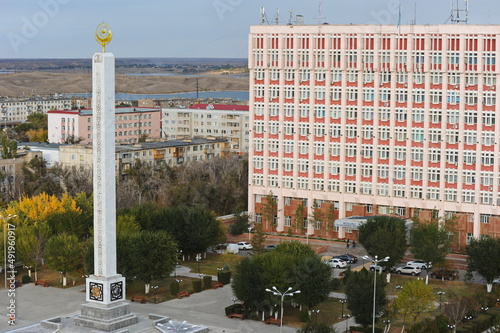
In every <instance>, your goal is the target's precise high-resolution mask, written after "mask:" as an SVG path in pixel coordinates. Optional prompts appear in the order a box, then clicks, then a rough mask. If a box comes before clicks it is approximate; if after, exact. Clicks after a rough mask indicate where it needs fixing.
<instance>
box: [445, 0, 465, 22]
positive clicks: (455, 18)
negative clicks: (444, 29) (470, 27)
mask: <svg viewBox="0 0 500 333" xmlns="http://www.w3.org/2000/svg"><path fill="white" fill-rule="evenodd" d="M453 1H454V0H450V5H451V13H450V17H449V18H448V20H446V22H448V21H449V20H450V19H451V23H452V24H467V21H468V20H469V0H464V2H465V9H460V6H459V4H458V0H456V1H457V4H456V8H455V4H454V2H453ZM446 22H445V23H446Z"/></svg>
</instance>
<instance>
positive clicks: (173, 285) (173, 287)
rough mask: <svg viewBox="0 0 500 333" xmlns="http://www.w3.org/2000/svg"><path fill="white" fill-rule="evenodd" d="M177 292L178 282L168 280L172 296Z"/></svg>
mask: <svg viewBox="0 0 500 333" xmlns="http://www.w3.org/2000/svg"><path fill="white" fill-rule="evenodd" d="M178 292H179V283H178V282H177V281H172V282H170V293H171V294H172V295H174V296H176V295H177V293H178Z"/></svg>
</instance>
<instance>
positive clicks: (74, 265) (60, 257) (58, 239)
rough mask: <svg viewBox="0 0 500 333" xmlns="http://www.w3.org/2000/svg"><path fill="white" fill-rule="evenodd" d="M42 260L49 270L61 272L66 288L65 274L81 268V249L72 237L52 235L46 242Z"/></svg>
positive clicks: (74, 237)
mask: <svg viewBox="0 0 500 333" xmlns="http://www.w3.org/2000/svg"><path fill="white" fill-rule="evenodd" d="M44 258H45V260H46V262H47V266H48V267H49V268H51V269H54V270H56V271H59V272H61V274H62V277H63V286H66V274H67V273H74V272H76V271H77V270H78V269H79V268H82V267H83V247H82V244H80V243H79V241H78V238H77V237H76V236H74V235H67V234H65V233H62V234H60V235H54V236H52V237H50V238H49V240H48V241H47V245H46V246H45V255H44Z"/></svg>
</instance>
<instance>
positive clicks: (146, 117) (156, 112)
mask: <svg viewBox="0 0 500 333" xmlns="http://www.w3.org/2000/svg"><path fill="white" fill-rule="evenodd" d="M47 114H48V141H49V142H51V143H68V142H69V143H75V142H79V143H82V144H86V143H91V142H92V110H58V111H48V112H47ZM160 137H161V110H160V109H154V108H133V107H124V108H116V112H115V141H116V142H117V143H119V142H124V143H134V142H139V141H142V140H141V139H146V138H149V139H159V138H160Z"/></svg>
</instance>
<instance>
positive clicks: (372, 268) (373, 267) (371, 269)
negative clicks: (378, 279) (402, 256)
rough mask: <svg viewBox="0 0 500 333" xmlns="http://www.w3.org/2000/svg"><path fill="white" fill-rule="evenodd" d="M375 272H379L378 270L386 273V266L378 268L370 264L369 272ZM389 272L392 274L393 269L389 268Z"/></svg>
mask: <svg viewBox="0 0 500 333" xmlns="http://www.w3.org/2000/svg"><path fill="white" fill-rule="evenodd" d="M375 270H376V271H377V272H380V270H382V272H385V271H387V267H386V266H379V265H375V264H371V265H370V271H372V272H373V271H375ZM389 271H390V272H393V271H394V267H391V268H390V269H389Z"/></svg>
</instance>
